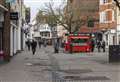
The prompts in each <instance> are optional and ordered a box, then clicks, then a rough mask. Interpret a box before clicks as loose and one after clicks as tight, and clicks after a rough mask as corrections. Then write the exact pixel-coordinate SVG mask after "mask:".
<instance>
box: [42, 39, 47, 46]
mask: <svg viewBox="0 0 120 82" xmlns="http://www.w3.org/2000/svg"><path fill="white" fill-rule="evenodd" d="M43 41H44V42H43V46H44V47H46V46H47V40H46V39H44V40H43Z"/></svg>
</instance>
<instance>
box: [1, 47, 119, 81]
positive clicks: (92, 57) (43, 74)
mask: <svg viewBox="0 0 120 82" xmlns="http://www.w3.org/2000/svg"><path fill="white" fill-rule="evenodd" d="M0 82H120V63H109V62H108V53H107V52H105V53H103V52H100V53H98V52H97V51H95V52H94V53H73V54H69V53H65V52H64V51H63V49H60V52H59V53H58V54H54V53H53V48H52V47H51V46H48V47H46V48H41V49H37V52H36V54H35V55H32V52H29V51H28V50H26V49H25V50H24V51H23V52H22V53H20V54H17V55H16V56H14V57H13V58H12V60H11V61H10V62H9V63H6V64H2V65H0Z"/></svg>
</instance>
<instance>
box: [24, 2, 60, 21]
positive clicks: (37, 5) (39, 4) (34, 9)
mask: <svg viewBox="0 0 120 82" xmlns="http://www.w3.org/2000/svg"><path fill="white" fill-rule="evenodd" d="M50 1H51V0H24V3H25V5H26V6H27V7H30V8H31V19H34V18H35V15H36V13H37V12H38V10H39V9H40V8H43V7H44V3H49V2H50ZM52 1H54V2H55V4H56V6H57V5H58V4H60V3H61V0H52Z"/></svg>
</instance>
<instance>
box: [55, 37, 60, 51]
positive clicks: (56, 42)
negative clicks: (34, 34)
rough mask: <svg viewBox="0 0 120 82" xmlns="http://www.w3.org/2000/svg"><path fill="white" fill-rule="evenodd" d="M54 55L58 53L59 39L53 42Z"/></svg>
mask: <svg viewBox="0 0 120 82" xmlns="http://www.w3.org/2000/svg"><path fill="white" fill-rule="evenodd" d="M54 53H59V39H58V38H56V39H55V40H54Z"/></svg>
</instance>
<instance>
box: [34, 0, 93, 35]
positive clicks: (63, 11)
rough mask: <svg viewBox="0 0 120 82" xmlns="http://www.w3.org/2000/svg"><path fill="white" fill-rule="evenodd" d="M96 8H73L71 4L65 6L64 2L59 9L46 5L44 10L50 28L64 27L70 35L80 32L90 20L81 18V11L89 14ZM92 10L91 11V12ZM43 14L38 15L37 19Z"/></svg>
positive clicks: (50, 4) (49, 4)
mask: <svg viewBox="0 0 120 82" xmlns="http://www.w3.org/2000/svg"><path fill="white" fill-rule="evenodd" d="M94 8H95V7H94V6H92V7H89V6H88V7H86V5H84V6H81V7H78V8H73V7H72V5H71V4H65V2H64V1H63V3H62V4H60V5H59V6H58V7H56V6H55V7H54V3H53V2H51V3H48V4H45V8H44V9H43V10H42V11H43V12H44V15H46V23H48V24H49V25H50V26H55V25H62V26H63V27H64V28H65V29H66V30H68V32H69V33H72V32H78V31H79V29H80V27H81V26H83V25H85V24H86V23H87V22H88V18H89V17H88V18H86V19H87V20H86V19H84V18H82V17H81V15H80V14H81V12H80V11H81V10H82V11H83V10H84V11H85V10H86V11H87V12H90V11H91V12H93V11H94V10H93V9H94ZM89 10H90V11H89ZM40 16H41V14H39V13H38V15H37V17H36V18H37V19H38V21H39V19H40V18H39V17H40Z"/></svg>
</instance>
